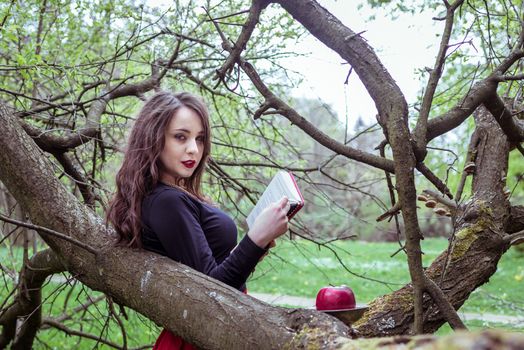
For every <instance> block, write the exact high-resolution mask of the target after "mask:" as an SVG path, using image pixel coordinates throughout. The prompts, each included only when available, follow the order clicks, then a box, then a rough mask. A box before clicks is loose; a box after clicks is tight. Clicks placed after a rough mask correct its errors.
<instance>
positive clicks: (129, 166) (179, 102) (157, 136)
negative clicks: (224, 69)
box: [106, 91, 211, 247]
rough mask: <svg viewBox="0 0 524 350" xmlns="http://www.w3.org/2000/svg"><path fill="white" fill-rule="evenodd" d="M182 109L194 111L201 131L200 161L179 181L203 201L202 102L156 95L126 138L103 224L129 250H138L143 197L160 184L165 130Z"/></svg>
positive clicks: (207, 144)
mask: <svg viewBox="0 0 524 350" xmlns="http://www.w3.org/2000/svg"><path fill="white" fill-rule="evenodd" d="M181 107H187V108H190V109H192V110H193V111H195V112H196V113H197V114H198V115H199V116H200V119H201V121H202V126H203V128H204V137H205V140H204V150H203V153H202V160H201V161H200V163H199V164H198V166H197V167H196V169H195V171H194V172H193V175H191V177H189V178H182V179H179V181H178V183H177V185H178V186H181V187H182V188H183V189H184V190H185V191H187V192H189V193H190V194H191V195H193V196H195V197H197V198H199V199H201V200H204V196H203V195H202V193H201V189H200V183H201V179H202V175H203V172H204V169H205V163H206V161H207V158H208V157H209V153H210V151H211V130H210V126H209V112H208V110H207V107H206V105H205V104H204V102H203V101H202V99H201V98H199V97H197V96H194V95H192V94H190V93H187V92H180V93H176V94H174V93H171V92H166V91H162V92H158V93H156V94H155V95H153V96H152V97H151V98H150V99H149V100H148V101H147V102H146V103H145V104H144V106H143V107H142V109H141V110H140V112H139V113H138V117H137V119H136V121H135V125H134V126H133V129H132V130H131V134H130V136H129V141H128V146H127V149H126V152H125V155H124V161H123V163H122V167H121V168H120V170H119V171H118V173H117V175H116V193H115V195H114V197H113V200H112V201H111V203H110V204H109V208H108V210H107V214H106V220H107V221H108V222H110V223H112V224H113V226H114V227H115V230H116V232H117V233H118V235H119V237H120V240H119V243H121V244H124V245H126V246H128V247H141V246H142V241H141V230H142V224H141V206H142V200H143V199H144V197H145V196H146V195H147V194H148V193H149V192H151V191H152V190H153V189H154V188H155V186H156V185H157V184H158V182H159V180H160V171H159V168H160V166H161V164H160V159H159V158H160V153H161V152H162V150H163V149H164V140H165V139H164V137H165V129H166V128H167V126H168V124H169V122H170V120H171V118H173V117H175V113H176V112H177V110H178V109H179V108H181Z"/></svg>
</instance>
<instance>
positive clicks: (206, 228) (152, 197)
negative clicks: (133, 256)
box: [142, 183, 266, 289]
mask: <svg viewBox="0 0 524 350" xmlns="http://www.w3.org/2000/svg"><path fill="white" fill-rule="evenodd" d="M142 225H143V230H142V244H143V246H144V248H145V249H147V250H151V251H154V252H156V253H159V254H162V255H165V256H168V257H170V258H171V259H173V260H175V261H178V262H181V263H182V264H185V265H187V266H189V267H191V268H193V269H195V270H197V271H199V272H202V273H204V274H206V275H208V276H211V277H213V278H216V279H218V280H219V281H222V282H224V283H226V284H228V285H230V286H232V287H234V288H237V289H243V286H244V284H245V282H246V280H247V278H248V277H249V274H250V273H251V271H253V269H254V268H255V265H256V264H257V262H258V261H259V259H260V258H261V257H262V255H263V254H264V253H265V252H266V250H265V249H262V248H260V247H259V246H257V245H256V244H255V243H254V242H253V241H252V240H251V239H250V238H249V237H248V235H245V236H244V238H243V239H242V240H241V241H240V244H239V245H238V246H237V247H236V249H234V250H233V251H232V252H231V250H232V249H233V248H234V247H235V245H236V243H237V228H236V226H235V223H234V222H233V220H232V219H231V218H230V217H229V216H227V215H226V214H225V213H224V212H223V211H221V210H220V209H218V208H216V207H214V206H212V205H210V204H207V203H204V202H202V201H200V200H198V199H196V198H194V197H193V196H191V195H189V194H187V193H185V192H184V191H182V190H180V189H177V188H174V187H171V186H168V185H165V184H163V183H159V184H158V186H157V187H156V188H155V189H154V190H153V191H152V192H151V193H150V194H148V195H147V196H146V197H145V198H144V200H143V202H142Z"/></svg>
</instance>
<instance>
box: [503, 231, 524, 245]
mask: <svg viewBox="0 0 524 350" xmlns="http://www.w3.org/2000/svg"><path fill="white" fill-rule="evenodd" d="M504 241H505V242H506V243H507V244H509V245H518V244H521V243H524V230H522V231H519V232H515V233H512V234H510V235H507V236H506V237H505V238H504Z"/></svg>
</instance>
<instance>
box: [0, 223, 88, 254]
mask: <svg viewBox="0 0 524 350" xmlns="http://www.w3.org/2000/svg"><path fill="white" fill-rule="evenodd" d="M0 220H2V221H5V222H8V223H10V224H14V225H18V226H22V227H27V228H30V229H32V230H36V231H39V232H44V233H46V234H50V235H52V236H55V237H58V238H60V239H63V240H64V241H67V242H69V243H73V244H74V245H76V246H78V247H80V248H83V249H85V250H86V251H88V252H90V253H92V254H94V255H95V256H96V255H97V254H98V251H97V250H96V249H95V248H93V247H91V246H89V245H87V244H85V243H83V242H80V241H78V240H76V239H74V238H72V237H69V236H67V235H65V234H63V233H60V232H57V231H54V230H51V229H48V228H46V227H43V226H38V225H33V224H30V223H27V222H22V221H18V220H14V219H11V218H9V217H7V216H5V215H3V214H0Z"/></svg>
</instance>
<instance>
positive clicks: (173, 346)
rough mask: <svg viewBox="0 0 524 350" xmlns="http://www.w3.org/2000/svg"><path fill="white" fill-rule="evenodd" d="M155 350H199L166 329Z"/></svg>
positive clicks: (245, 291) (156, 343) (161, 334)
mask: <svg viewBox="0 0 524 350" xmlns="http://www.w3.org/2000/svg"><path fill="white" fill-rule="evenodd" d="M244 293H245V294H247V289H246V290H244ZM153 350H198V348H196V347H195V346H194V345H191V344H189V343H188V342H186V341H185V340H184V339H182V338H181V337H179V336H177V335H174V334H173V333H171V332H170V331H168V330H167V329H165V328H164V330H162V333H160V335H159V336H158V339H157V340H156V342H155V346H154V347H153Z"/></svg>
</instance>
